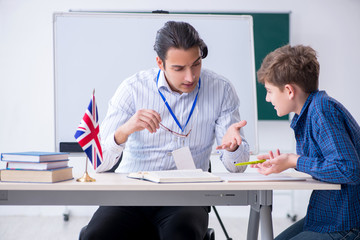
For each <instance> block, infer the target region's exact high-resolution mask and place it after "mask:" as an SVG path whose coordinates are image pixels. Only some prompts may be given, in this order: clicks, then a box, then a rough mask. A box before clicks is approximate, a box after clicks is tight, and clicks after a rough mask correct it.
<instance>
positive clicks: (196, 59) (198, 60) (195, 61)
mask: <svg viewBox="0 0 360 240" xmlns="http://www.w3.org/2000/svg"><path fill="white" fill-rule="evenodd" d="M200 58H201V56H200V57H198V58H197V59H196V60H195V61H194V62H193V64H194V63H196V62H197V61H199V60H200Z"/></svg>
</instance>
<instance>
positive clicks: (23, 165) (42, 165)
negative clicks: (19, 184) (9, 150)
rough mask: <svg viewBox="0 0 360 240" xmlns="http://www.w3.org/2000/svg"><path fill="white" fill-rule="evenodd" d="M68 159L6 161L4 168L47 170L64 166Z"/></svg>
mask: <svg viewBox="0 0 360 240" xmlns="http://www.w3.org/2000/svg"><path fill="white" fill-rule="evenodd" d="M68 162H69V160H60V161H52V162H39V163H33V162H7V163H6V169H24V170H48V169H55V168H65V167H67V166H68Z"/></svg>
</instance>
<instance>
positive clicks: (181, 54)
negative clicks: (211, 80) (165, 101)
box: [156, 47, 201, 94]
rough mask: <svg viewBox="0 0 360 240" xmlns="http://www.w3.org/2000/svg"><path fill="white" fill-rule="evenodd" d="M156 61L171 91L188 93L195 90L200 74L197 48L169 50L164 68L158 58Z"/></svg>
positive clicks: (198, 50) (199, 58) (199, 57)
mask: <svg viewBox="0 0 360 240" xmlns="http://www.w3.org/2000/svg"><path fill="white" fill-rule="evenodd" d="M156 61H157V64H158V66H159V68H160V69H161V70H162V71H163V72H164V73H165V77H166V80H167V82H168V84H169V86H170V88H171V89H172V90H173V91H175V92H178V93H180V94H181V93H189V92H192V91H193V90H194V89H195V88H196V86H197V83H198V81H199V78H200V72H201V55H200V49H199V47H193V48H190V49H188V50H183V49H177V48H170V49H169V50H168V51H167V54H166V60H165V67H164V64H163V61H162V60H161V59H160V58H159V57H157V58H156Z"/></svg>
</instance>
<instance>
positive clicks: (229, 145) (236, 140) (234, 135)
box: [216, 120, 247, 152]
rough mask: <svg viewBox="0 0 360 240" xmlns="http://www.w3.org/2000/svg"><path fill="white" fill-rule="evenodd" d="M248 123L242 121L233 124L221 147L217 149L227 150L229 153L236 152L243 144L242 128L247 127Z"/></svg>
mask: <svg viewBox="0 0 360 240" xmlns="http://www.w3.org/2000/svg"><path fill="white" fill-rule="evenodd" d="M246 123H247V122H246V121H245V120H243V121H240V122H237V123H234V124H232V125H231V126H230V127H229V129H228V130H227V131H226V133H225V135H224V137H223V139H222V142H221V145H219V146H217V147H216V149H217V150H219V149H225V150H228V151H229V152H234V151H235V150H236V149H237V148H238V147H239V145H240V144H241V142H242V139H241V136H240V128H242V127H244V126H245V125H246Z"/></svg>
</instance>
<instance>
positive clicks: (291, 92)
mask: <svg viewBox="0 0 360 240" xmlns="http://www.w3.org/2000/svg"><path fill="white" fill-rule="evenodd" d="M284 88H285V91H286V92H287V94H288V97H289V100H291V99H294V97H295V91H296V89H295V87H294V86H293V85H292V84H286V85H285V87H284Z"/></svg>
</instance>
